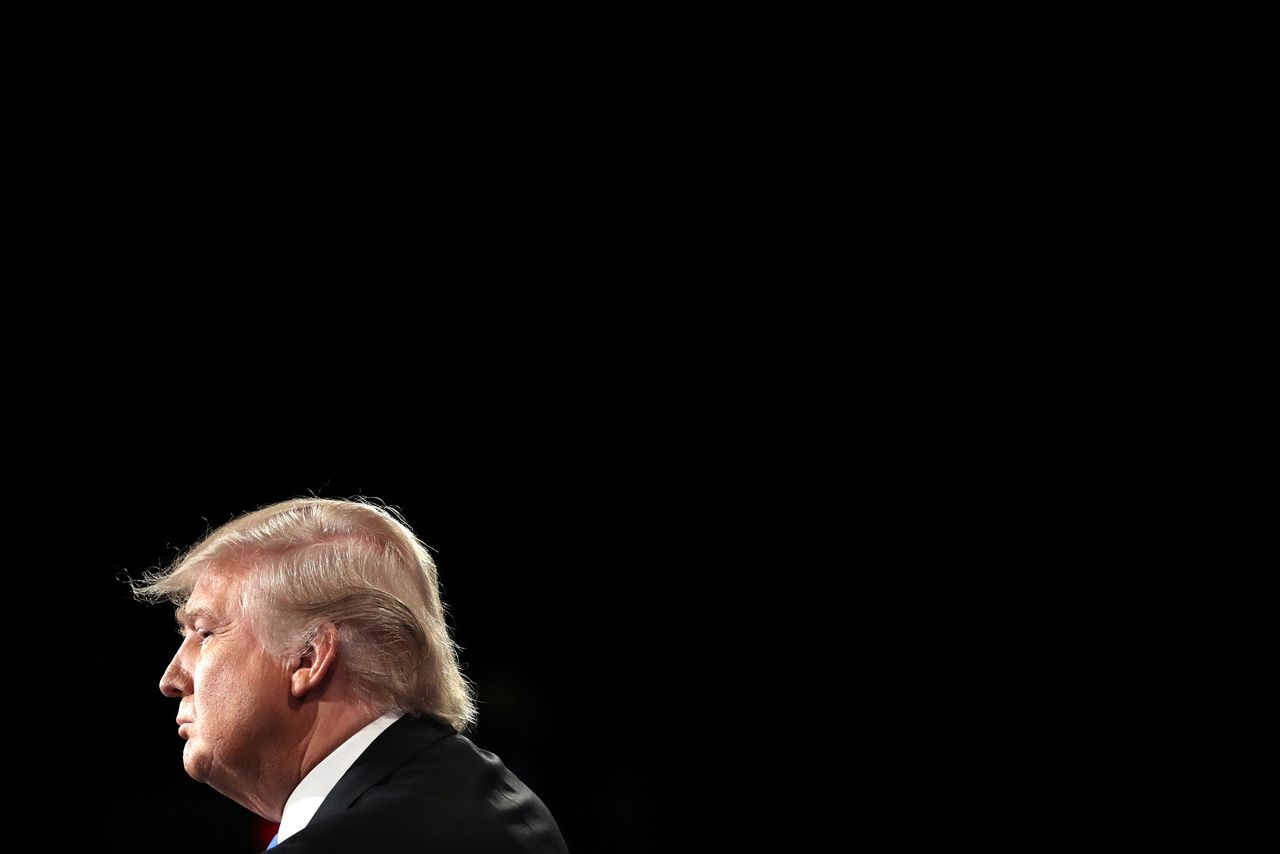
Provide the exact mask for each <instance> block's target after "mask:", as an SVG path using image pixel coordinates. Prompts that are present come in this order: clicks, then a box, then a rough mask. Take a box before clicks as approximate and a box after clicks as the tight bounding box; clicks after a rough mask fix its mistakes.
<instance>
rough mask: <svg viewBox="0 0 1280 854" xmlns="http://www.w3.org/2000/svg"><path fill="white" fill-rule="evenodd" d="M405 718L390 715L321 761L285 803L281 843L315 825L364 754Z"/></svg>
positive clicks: (394, 713)
mask: <svg viewBox="0 0 1280 854" xmlns="http://www.w3.org/2000/svg"><path fill="white" fill-rule="evenodd" d="M401 717H403V713H402V712H387V713H386V714H385V715H383V716H382V717H380V718H378V719H377V720H375V721H372V722H371V723H369V724H368V725H367V726H365V727H364V729H362V730H360V731H359V732H357V733H356V734H355V735H353V736H351V738H348V739H347V740H346V741H344V742H342V744H340V745H338V747H337V748H336V749H335V750H334V751H333V752H332V753H330V754H329V755H328V756H326V757H325V758H324V759H321V760H320V764H318V765H316V767H314V768H312V769H311V771H310V772H309V773H308V774H307V776H305V777H303V778H302V782H301V783H299V784H298V786H297V788H295V789H294V790H293V794H291V795H289V800H288V801H286V802H285V805H284V814H283V815H282V816H281V817H280V836H279V838H280V841H281V842H284V841H285V840H286V839H288V838H289V837H290V836H293V835H294V834H295V833H297V832H299V831H300V830H302V829H303V828H304V827H306V826H307V824H308V823H309V822H310V821H311V817H312V816H314V815H315V814H316V810H318V809H320V804H321V803H322V802H323V801H324V799H325V796H326V795H328V794H329V792H330V791H332V790H333V787H334V786H336V785H338V781H339V780H341V779H342V775H343V774H345V773H347V769H348V768H350V767H351V766H352V765H354V764H355V762H356V760H357V759H359V758H360V754H361V753H364V751H365V749H366V748H367V747H368V746H369V745H370V744H373V740H374V739H375V738H377V737H378V736H380V735H382V731H383V730H385V729H386V728H387V727H389V726H391V725H392V724H393V723H395V722H396V721H398V720H400V718H401Z"/></svg>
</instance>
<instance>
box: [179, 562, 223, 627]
mask: <svg viewBox="0 0 1280 854" xmlns="http://www.w3.org/2000/svg"><path fill="white" fill-rule="evenodd" d="M238 582H239V579H238V578H234V577H231V576H229V575H228V574H226V573H221V572H216V571H212V570H206V571H205V572H203V573H201V575H200V578H199V579H197V580H196V584H195V587H193V588H192V590H191V596H190V597H189V598H188V599H187V601H186V602H185V603H184V604H182V605H180V606H179V607H178V608H177V609H176V610H175V611H174V617H176V618H177V620H178V622H179V623H185V622H191V621H194V620H196V619H197V618H199V617H207V618H213V619H216V618H221V617H222V616H224V615H225V614H226V613H227V612H228V611H229V610H230V609H231V608H233V607H234V603H233V602H232V601H230V596H231V594H232V593H233V592H234V590H235V588H236V586H238Z"/></svg>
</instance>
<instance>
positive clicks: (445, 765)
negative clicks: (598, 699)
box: [273, 715, 569, 854]
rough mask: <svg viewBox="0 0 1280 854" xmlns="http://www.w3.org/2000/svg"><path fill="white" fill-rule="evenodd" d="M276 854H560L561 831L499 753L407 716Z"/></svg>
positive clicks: (380, 739)
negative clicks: (389, 853) (500, 757)
mask: <svg viewBox="0 0 1280 854" xmlns="http://www.w3.org/2000/svg"><path fill="white" fill-rule="evenodd" d="M273 850H274V851H276V852H279V854H361V852H366V851H368V852H382V851H386V852H401V851H403V852H415V854H417V852H423V854H471V852H475V854H508V852H510V854H568V850H569V849H568V848H567V847H566V846H565V842H564V837H562V836H561V835H560V828H559V827H557V826H556V822H555V819H554V818H552V817H551V813H550V812H549V811H548V810H547V808H546V806H545V805H544V804H543V803H542V801H541V800H539V799H538V796H537V795H535V794H534V793H533V792H532V791H530V790H529V787H528V786H526V785H525V784H524V783H522V782H521V781H520V780H519V779H518V778H517V777H516V776H515V775H514V774H512V773H511V772H510V771H508V770H507V768H506V766H505V765H503V764H502V760H500V759H499V758H498V757H497V756H494V755H493V754H492V753H490V752H488V751H487V750H481V749H480V748H478V747H476V746H475V744H473V743H472V742H471V740H470V739H468V738H466V737H465V736H462V735H458V734H457V733H456V732H455V731H454V729H453V728H452V727H450V726H448V725H447V724H443V723H441V722H439V721H437V720H435V719H434V718H432V717H430V716H425V715H424V716H422V717H414V716H412V715H405V716H404V717H402V718H401V719H400V720H398V721H396V722H395V723H394V724H392V725H391V726H389V727H387V729H386V730H384V731H383V732H382V733H381V734H380V735H379V736H378V737H377V738H376V739H374V741H373V743H371V744H370V745H369V746H368V747H367V748H366V749H365V751H364V753H362V754H360V758H359V759H357V760H356V761H355V764H354V765H352V766H351V767H350V768H349V769H347V773H346V774H343V775H342V779H340V780H339V781H338V783H337V785H336V786H334V787H333V790H332V791H331V792H329V794H328V796H327V797H325V799H324V801H323V803H321V804H320V809H319V810H317V811H316V814H315V816H313V817H312V819H311V822H310V823H309V824H308V825H307V826H306V827H305V828H303V829H302V830H301V831H299V832H298V833H296V834H294V835H293V836H290V837H289V838H288V839H287V840H285V841H284V842H282V843H280V844H279V845H278V846H276V848H275V849H273Z"/></svg>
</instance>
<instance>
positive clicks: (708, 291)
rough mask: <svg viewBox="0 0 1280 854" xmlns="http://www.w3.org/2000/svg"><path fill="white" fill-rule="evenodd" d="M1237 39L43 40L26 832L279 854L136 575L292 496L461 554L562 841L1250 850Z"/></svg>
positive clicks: (1254, 632) (1168, 30)
mask: <svg viewBox="0 0 1280 854" xmlns="http://www.w3.org/2000/svg"><path fill="white" fill-rule="evenodd" d="M1239 26H1240V25H1239V24H1238V23H1237V22H1232V21H1229V20H1226V18H1225V16H1223V15H1221V14H1216V13H1214V14H1211V13H1210V11H1209V10H1208V7H1207V6H1206V4H1200V3H1184V4H1172V5H1166V6H1165V7H1162V9H1161V10H1160V12H1159V13H1158V14H1156V13H1152V14H1147V13H1139V12H1130V13H1127V14H1125V15H1120V14H1118V13H1116V12H1114V11H1111V12H1107V13H1105V14H1104V13H1097V14H1095V13H1092V12H1089V13H1086V12H1083V11H1081V10H1078V9H1076V8H1074V7H1071V8H1068V7H1065V6H1061V7H1060V6H1055V5H1053V4H1050V5H1048V6H1045V5H1043V4H1034V5H1032V4H994V5H984V6H982V7H981V8H977V7H966V6H958V7H956V6H950V7H948V8H947V9H945V10H937V9H934V8H932V7H928V6H919V7H912V8H910V9H906V10H902V11H899V12H895V13H891V14H890V13H879V12H877V13H859V14H852V15H846V16H844V17H840V18H836V17H834V16H827V17H822V18H818V17H806V16H804V15H801V14H798V13H797V14H787V15H781V14H775V15H763V14H754V13H746V12H739V13H737V14H735V15H732V16H725V17H720V16H714V15H711V14H705V15H697V16H690V15H684V16H662V15H658V14H656V13H655V14H647V15H646V14H640V13H637V14H636V15H634V16H632V17H627V18H624V17H615V18H610V19H605V18H598V19H590V20H588V19H583V18H581V17H578V16H572V17H571V16H569V15H560V16H556V15H553V14H551V13H546V12H545V11H542V10H539V11H538V12H537V13H521V14H519V15H515V16H513V15H511V14H506V13H504V14H502V15H499V14H496V13H494V14H489V13H478V14H476V15H473V16H471V17H470V18H469V19H467V20H462V19H459V18H453V19H449V20H445V19H443V18H439V19H433V20H426V19H422V20H417V19H415V20H370V19H361V20H351V19H341V20H338V19H332V18H325V17H323V16H321V15H317V14H311V15H309V16H308V17H307V18H306V19H305V20H303V19H298V20H293V21H277V20H254V21H247V20H228V19H218V20H205V21H198V22H191V21H185V20H184V21H178V20H172V21H168V20H155V19H151V18H148V19H145V20H143V19H137V20H122V19H120V18H118V17H113V18H111V19H109V20H89V19H85V18H77V19H75V20H62V21H55V22H52V23H51V24H46V23H44V22H42V23H41V24H40V25H38V26H36V25H33V26H32V27H31V29H30V30H29V31H24V33H25V44H26V47H27V50H28V54H27V55H26V59H25V61H24V62H22V63H21V64H20V68H19V73H18V74H17V77H16V79H15V86H14V89H15V96H14V102H13V105H12V110H13V112H14V121H13V122H12V125H13V127H14V128H16V130H15V131H13V139H12V141H13V142H15V143H16V144H17V146H18V147H20V148H21V150H22V154H21V155H19V156H15V157H14V158H13V159H12V164H11V177H12V179H13V185H14V189H15V199H16V203H15V204H16V207H17V208H18V211H19V214H20V215H19V216H18V217H16V220H15V222H14V223H13V224H12V225H11V227H10V234H9V236H10V242H11V243H12V244H14V245H15V246H17V247H19V249H20V253H19V254H18V255H16V256H15V263H14V265H13V266H14V268H15V275H16V276H17V277H18V278H17V281H18V282H19V285H18V286H16V287H15V288H13V290H12V295H11V297H10V301H11V303H12V307H11V311H10V313H9V315H8V317H7V325H8V327H9V332H10V339H9V340H10V344H9V345H8V346H9V354H8V355H9V360H10V366H11V370H10V372H9V380H8V382H9V391H10V395H11V396H10V400H11V407H10V408H11V415H10V418H11V424H12V425H13V427H14V428H15V435H16V436H17V437H18V438H17V439H16V440H15V441H14V442H13V446H12V452H11V456H10V463H9V465H10V468H11V470H12V471H13V473H14V478H15V479H14V481H13V488H12V490H11V493H12V495H13V496H14V499H15V501H14V505H15V508H16V509H15V514H14V518H15V519H17V520H19V521H18V523H17V526H18V527H19V531H18V533H17V537H18V538H19V539H20V540H21V543H22V545H23V549H22V552H21V553H22V554H23V555H25V556H26V557H25V559H26V561H27V565H26V566H25V567H21V568H16V569H15V570H14V571H13V577H14V584H15V597H14V600H13V601H14V603H15V606H16V607H20V608H23V609H26V608H28V607H31V611H30V614H31V616H30V618H29V622H30V623H31V625H32V626H33V627H34V628H32V629H29V634H28V635H27V636H26V637H27V641H25V643H26V644H27V646H26V648H27V649H28V651H29V654H28V655H27V656H26V657H25V658H24V661H26V662H28V663H31V664H34V666H33V667H31V668H30V673H29V674H23V675H22V676H21V677H20V678H19V679H18V680H17V684H16V685H15V686H13V689H12V693H11V696H12V697H14V698H16V699H15V700H14V701H13V703H12V711H14V712H15V713H16V714H17V716H18V718H19V721H20V723H18V724H16V726H21V727H23V728H24V729H23V730H22V731H27V730H33V731H36V732H38V733H39V736H38V738H39V740H40V749H41V751H43V753H42V754H37V756H43V758H37V759H36V761H35V763H34V764H35V767H36V768H37V769H38V770H37V771H36V772H35V774H36V776H35V777H34V778H33V779H32V782H31V784H30V786H29V793H30V795H31V797H32V801H33V804H34V806H33V807H32V808H31V810H30V811H29V813H28V814H29V816H30V817H31V820H32V821H33V822H35V823H37V829H39V830H40V831H41V832H42V833H49V832H53V831H55V830H56V831H57V832H58V833H60V834H62V835H63V836H67V835H75V834H77V833H83V834H84V835H85V838H86V840H94V841H95V842H96V844H97V845H98V846H99V847H100V846H101V845H102V844H103V841H102V840H103V836H104V831H103V830H102V828H110V829H111V830H110V833H111V834H112V835H111V839H112V840H113V844H114V845H115V846H116V848H117V850H132V851H140V850H152V849H155V850H158V849H161V848H164V849H171V848H172V847H174V846H175V845H176V844H177V843H179V842H181V841H183V840H190V839H191V838H192V837H193V835H195V836H196V837H198V838H199V839H201V840H203V841H205V842H207V845H206V846H205V847H207V848H208V849H209V850H226V851H236V850H244V851H249V850H253V848H252V843H251V842H250V841H249V840H248V839H247V835H248V834H249V833H251V831H252V822H251V817H250V816H249V815H248V814H247V813H245V812H244V811H243V810H240V809H239V808H238V807H236V806H235V805H234V804H231V803H230V802H228V801H225V800H224V799H222V798H220V797H219V796H218V795H216V793H213V792H212V791H211V790H205V789H202V788H201V787H199V786H198V785H197V784H194V783H192V782H191V781H189V780H187V779H186V778H185V776H184V774H183V773H182V769H181V764H180V747H181V744H180V741H179V740H178V739H177V737H176V735H175V734H174V733H173V730H172V727H171V722H172V718H173V711H172V705H173V704H172V702H171V701H168V700H166V699H164V698H163V697H161V696H160V694H159V691H158V690H157V687H156V686H157V683H158V680H159V677H160V673H161V670H162V669H163V666H164V664H165V663H166V662H167V661H168V659H169V656H170V655H171V654H172V644H173V642H174V641H176V636H174V635H172V634H171V630H170V628H169V623H170V621H171V617H170V616H169V614H168V613H167V612H166V610H165V609H163V608H156V609H151V610H150V611H148V610H147V609H145V608H142V607H141V606H137V605H134V604H133V603H131V602H130V601H129V599H128V595H127V590H126V589H125V587H124V585H123V584H122V583H121V582H120V580H119V576H120V573H121V572H122V571H129V572H133V573H135V574H136V571H138V570H140V569H143V568H147V567H151V566H154V565H155V564H157V563H160V562H162V561H164V560H166V559H167V558H169V557H171V556H172V550H173V549H176V548H181V547H183V546H185V545H187V544H189V543H190V541H191V540H192V539H194V538H195V537H197V536H199V535H200V534H201V533H203V531H204V530H205V527H206V525H216V524H219V523H221V522H223V521H226V520H227V519H228V518H230V516H231V515H233V514H235V513H238V512H242V511H245V510H249V509H253V508H254V507H256V506H258V505H260V504H264V503H269V502H273V501H277V500H281V499H283V498H287V497H290V496H294V495H301V494H307V493H310V492H314V493H316V494H321V495H330V496H343V495H353V494H357V493H358V494H365V495H372V496H376V497H378V498H381V499H383V500H385V501H387V502H389V503H392V504H395V505H396V506H398V507H400V508H402V509H403V511H404V512H405V515H406V517H407V518H408V520H409V522H410V523H411V524H413V525H414V526H415V528H416V530H417V531H418V533H419V534H421V535H422V536H423V538H424V539H425V540H426V541H427V542H428V543H429V544H430V545H432V546H433V547H435V548H437V549H438V557H439V562H440V566H441V577H442V580H443V583H444V592H445V599H446V601H447V602H448V603H449V606H450V608H451V612H452V614H453V617H454V622H455V625H456V629H457V633H458V638H459V640H460V642H461V643H462V645H463V647H464V648H465V649H464V660H465V661H466V662H467V663H468V665H469V669H468V671H467V672H468V674H469V675H471V676H472V678H474V679H475V680H476V681H477V683H478V685H479V688H480V697H481V699H482V701H484V704H482V706H481V723H480V726H479V729H478V730H477V732H476V734H475V740H476V741H477V743H479V744H480V746H482V747H485V748H487V749H491V750H493V751H494V752H496V753H498V754H499V755H500V756H502V757H503V758H504V760H506V761H507V762H508V764H509V765H510V766H511V767H512V768H513V769H515V770H516V771H517V773H518V774H520V775H521V776H522V777H524V778H525V779H526V781H527V782H529V783H530V784H531V786H532V787H533V788H534V790H535V791H537V792H538V793H539V795H541V796H542V797H543V799H544V800H545V801H546V802H547V804H548V806H549V807H550V808H551V810H552V812H553V813H554V814H555V815H556V817H557V819H558V820H559V821H560V823H561V826H562V828H563V830H564V833H565V836H566V839H567V840H568V842H569V844H570V847H571V849H572V850H575V851H593V850H594V851H666V850H680V849H683V848H686V847H695V846H696V847H707V846H710V845H714V844H717V842H720V841H723V839H724V838H725V837H726V836H737V837H741V838H745V839H751V840H754V841H759V840H761V839H771V840H776V841H777V843H778V844H782V843H792V844H794V843H796V842H797V841H799V842H801V843H803V842H805V841H808V842H809V843H811V844H815V845H816V844H818V840H827V839H829V838H830V836H829V833H828V831H825V830H821V829H820V828H821V827H822V825H824V824H826V823H829V822H831V821H835V822H837V823H840V824H843V825H844V827H845V831H846V832H847V833H849V834H852V835H853V836H854V837H855V838H867V839H878V838H882V837H884V838H889V839H896V840H899V841H900V842H903V843H904V844H907V843H910V842H912V841H918V840H923V839H954V838H957V835H958V834H968V836H969V837H971V838H981V839H986V840H992V841H996V842H999V841H1001V840H1005V841H1010V842H1011V843H1013V844H1017V845H1024V844H1036V845H1037V846H1042V845H1044V844H1057V843H1063V844H1068V845H1070V844H1077V843H1079V842H1081V841H1093V840H1096V839H1100V838H1108V839H1111V838H1125V839H1138V838H1143V835H1144V834H1148V833H1150V832H1154V831H1153V829H1154V828H1159V829H1163V830H1164V831H1171V832H1173V833H1175V834H1179V835H1183V836H1185V835H1186V834H1188V833H1189V832H1190V831H1191V830H1192V829H1205V830H1207V831H1208V833H1209V834H1210V836H1217V837H1221V836H1222V835H1223V834H1225V833H1228V832H1229V831H1231V832H1235V830H1238V828H1239V827H1241V824H1240V821H1239V819H1240V818H1241V817H1242V816H1247V815H1248V814H1249V813H1250V812H1251V811H1253V807H1254V806H1256V804H1257V795H1256V791H1257V790H1256V789H1255V788H1254V787H1253V785H1252V784H1253V782H1254V781H1255V780H1256V779H1257V776H1256V775H1257V774H1258V769H1257V767H1256V764H1255V761H1254V760H1253V759H1252V756H1253V752H1254V749H1253V747H1252V745H1253V744H1254V740H1255V737H1256V733H1257V732H1258V731H1259V730H1258V726H1257V721H1258V715H1259V711H1258V709H1259V707H1260V706H1259V703H1260V700H1259V694H1260V692H1261V690H1262V689H1261V686H1262V685H1263V684H1265V681H1264V680H1260V678H1259V676H1258V674H1259V673H1261V672H1265V669H1266V668H1265V667H1264V666H1263V664H1262V662H1261V661H1260V656H1261V650H1262V649H1263V648H1264V646H1263V643H1262V628H1261V627H1262V625H1263V614H1264V613H1265V612H1264V611H1263V608H1264V607H1265V603H1266V602H1267V601H1268V596H1267V592H1268V589H1269V584H1268V583H1267V582H1266V574H1265V571H1264V569H1263V568H1262V567H1263V563H1262V562H1257V561H1255V559H1254V558H1253V557H1252V556H1251V550H1250V549H1249V548H1247V547H1246V546H1244V545H1243V543H1244V541H1245V537H1246V534H1247V532H1249V531H1256V530H1260V529H1261V528H1262V518H1261V515H1260V513H1259V511H1258V510H1257V509H1256V508H1251V507H1250V506H1249V505H1248V504H1247V502H1244V501H1242V500H1241V498H1240V496H1241V495H1243V494H1244V492H1245V491H1244V490H1241V489H1237V488H1235V487H1234V486H1233V485H1230V484H1229V483H1227V482H1226V481H1225V479H1226V478H1229V477H1234V476H1238V475H1239V474H1240V473H1241V472H1249V471H1252V469H1251V468H1250V466H1252V465H1253V464H1254V463H1253V461H1252V460H1251V458H1250V455H1249V453H1248V452H1247V451H1245V450H1243V448H1244V445H1245V443H1246V440H1247V438H1248V436H1249V431H1250V430H1256V429H1257V425H1258V424H1259V423H1260V421H1259V419H1260V416H1259V415H1258V413H1257V411H1256V409H1257V408H1258V407H1259V406H1260V404H1259V401H1261V400H1263V399H1265V396H1264V395H1261V389H1262V388H1264V387H1265V386H1260V385H1258V384H1257V383H1255V382H1254V381H1253V378H1252V375H1251V374H1250V369H1251V366H1256V365H1257V364H1260V363H1262V361H1263V360H1262V358H1261V345H1262V341H1263V340H1264V339H1263V338H1262V337H1260V336H1259V335H1258V334H1257V331H1256V327H1255V326H1254V324H1255V323H1256V322H1257V318H1258V317H1259V316H1260V315H1259V314H1258V312H1256V311H1254V310H1253V308H1252V307H1251V306H1250V305H1249V304H1248V302H1247V300H1239V299H1236V298H1226V297H1224V296H1222V294H1221V293H1219V291H1218V289H1219V288H1220V287H1221V286H1222V285H1223V284H1224V283H1231V282H1233V281H1238V278H1237V273H1238V268H1240V267H1242V266H1243V261H1242V257H1243V256H1242V252H1241V249H1242V247H1245V246H1247V245H1248V244H1249V243H1250V241H1252V240H1254V239H1255V237H1256V235H1257V234H1258V229H1257V226H1256V224H1254V223H1252V222H1251V221H1250V219H1249V218H1248V216H1247V215H1246V213H1247V210H1248V206H1247V205H1246V204H1243V203H1241V199H1240V198H1238V197H1236V196H1233V195H1232V194H1233V193H1238V192H1241V191H1240V190H1239V188H1241V187H1248V186H1250V184H1249V181H1248V180H1247V179H1248V174H1247V173H1248V171H1249V166H1248V154H1249V148H1250V143H1249V140H1250V138H1251V136H1250V134H1249V133H1248V131H1247V128H1248V126H1249V125H1250V124H1251V122H1253V121H1254V118H1253V117H1254V116H1255V114H1256V113H1257V111H1256V110H1250V109H1248V108H1247V107H1246V106H1245V104H1247V101H1248V98H1247V95H1246V93H1245V91H1244V90H1245V86H1246V84H1247V83H1248V81H1250V80H1251V79H1254V75H1253V73H1252V72H1251V71H1250V69H1249V68H1248V67H1247V66H1248V63H1249V54H1248V53H1247V52H1242V51H1241V50H1239V49H1238V47H1237V42H1238V40H1237V38H1236V36H1237V33H1236V30H1237V29H1238V28H1239ZM1245 195H1246V196H1247V193H1246V194H1245ZM1255 486H1256V484H1255ZM23 596H30V597H37V596H38V597H41V598H39V600H38V601H37V602H36V603H35V604H33V603H31V602H30V601H29V600H28V599H26V598H23ZM18 603H20V604H18ZM19 686H20V687H19ZM80 781H83V788H81V782H80ZM832 781H834V782H832ZM1224 806H1225V810H1222V809H1220V808H1222V807H1224ZM72 815H84V816H87V817H86V818H85V819H84V820H83V821H76V822H74V823H72V822H71V819H70V816H72Z"/></svg>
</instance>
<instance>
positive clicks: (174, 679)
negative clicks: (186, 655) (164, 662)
mask: <svg viewBox="0 0 1280 854" xmlns="http://www.w3.org/2000/svg"><path fill="white" fill-rule="evenodd" d="M160 693H161V694H164V695H165V696H166V697H185V696H186V695H187V694H190V693H191V675H190V674H189V673H188V672H187V668H186V667H185V666H184V665H183V663H182V650H181V649H179V650H178V651H177V653H175V654H174V656H173V660H172V661H170V662H169V666H168V667H166V668H165V669H164V675H163V676H161V677H160Z"/></svg>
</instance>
